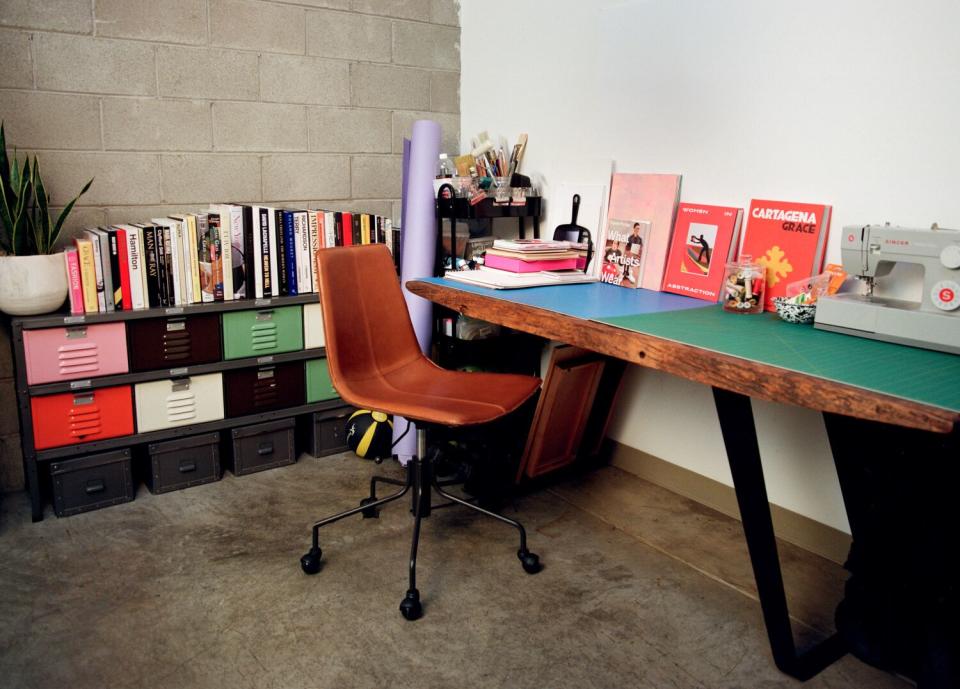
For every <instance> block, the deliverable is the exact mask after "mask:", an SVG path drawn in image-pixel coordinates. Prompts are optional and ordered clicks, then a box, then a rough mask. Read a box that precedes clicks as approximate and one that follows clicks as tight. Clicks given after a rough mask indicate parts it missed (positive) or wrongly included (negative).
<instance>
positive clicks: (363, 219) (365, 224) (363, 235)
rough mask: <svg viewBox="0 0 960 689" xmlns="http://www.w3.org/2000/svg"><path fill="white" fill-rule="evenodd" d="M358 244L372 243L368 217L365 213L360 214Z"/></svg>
mask: <svg viewBox="0 0 960 689" xmlns="http://www.w3.org/2000/svg"><path fill="white" fill-rule="evenodd" d="M360 243H361V244H371V243H372V242H371V237H370V216H369V215H368V214H367V213H361V214H360Z"/></svg>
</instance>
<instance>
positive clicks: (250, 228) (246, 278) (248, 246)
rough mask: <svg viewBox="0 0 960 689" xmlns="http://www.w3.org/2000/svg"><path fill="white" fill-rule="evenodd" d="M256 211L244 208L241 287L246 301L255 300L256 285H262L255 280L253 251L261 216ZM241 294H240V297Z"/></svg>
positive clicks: (235, 282) (251, 208) (247, 207)
mask: <svg viewBox="0 0 960 689" xmlns="http://www.w3.org/2000/svg"><path fill="white" fill-rule="evenodd" d="M255 210H256V209H254V208H253V207H252V206H243V245H242V248H241V254H242V255H243V279H242V281H241V282H240V285H241V286H242V291H243V294H242V296H243V298H245V299H253V298H254V296H256V288H255V287H254V284H259V283H260V281H259V280H258V279H255V278H254V276H255V275H256V273H257V270H256V265H255V264H256V260H255V259H254V249H253V247H254V245H255V244H256V241H255V238H254V234H255V232H256V230H255V228H256V227H257V223H258V222H259V220H258V218H259V215H258V214H257V213H255ZM233 284H234V287H236V285H237V280H236V278H234V282H233ZM239 294H240V293H239V292H238V295H239Z"/></svg>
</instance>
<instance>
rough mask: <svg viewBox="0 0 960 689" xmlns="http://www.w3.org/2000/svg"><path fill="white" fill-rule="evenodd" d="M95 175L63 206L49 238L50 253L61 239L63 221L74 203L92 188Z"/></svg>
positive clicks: (48, 250)
mask: <svg viewBox="0 0 960 689" xmlns="http://www.w3.org/2000/svg"><path fill="white" fill-rule="evenodd" d="M93 179H94V178H93V177H91V178H90V179H89V180H88V181H87V183H86V184H84V185H83V189H81V190H80V193H79V194H77V195H76V196H75V197H74V198H73V199H72V200H71V201H70V203H68V204H67V205H66V206H64V207H63V210H62V211H60V217H58V218H57V222H56V224H55V225H54V227H53V232H51V234H50V239H49V249H47V253H49V252H50V251H51V250H52V249H53V247H54V246H56V244H57V240H59V239H60V231H61V230H62V229H63V223H64V221H65V220H66V219H67V216H68V215H70V211H72V210H73V206H74V204H75V203H76V202H77V201H79V200H80V197H81V196H83V195H84V194H86V193H87V190H88V189H90V185H91V184H93Z"/></svg>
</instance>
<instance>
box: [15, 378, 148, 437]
mask: <svg viewBox="0 0 960 689" xmlns="http://www.w3.org/2000/svg"><path fill="white" fill-rule="evenodd" d="M30 408H31V412H32V415H33V444H34V446H35V447H36V448H37V449H38V450H44V449H46V448H50V447H59V446H61V445H73V444H74V443H88V442H90V441H93V440H103V439H105V438H116V437H117V436H121V435H130V434H131V433H133V401H132V397H131V395H130V386H129V385H122V386H119V387H115V388H100V389H97V390H84V391H83V392H65V393H62V394H60V395H45V396H43V397H34V398H33V399H32V400H30Z"/></svg>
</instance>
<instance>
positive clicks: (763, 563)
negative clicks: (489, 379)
mask: <svg viewBox="0 0 960 689" xmlns="http://www.w3.org/2000/svg"><path fill="white" fill-rule="evenodd" d="M406 286H407V288H408V289H409V290H410V291H411V292H412V293H413V294H416V295H418V296H420V297H423V298H425V299H428V300H430V301H432V302H435V303H436V304H440V305H442V306H445V307H447V308H449V309H452V310H454V311H456V312H458V313H461V314H464V315H467V316H471V317H473V318H480V319H482V320H485V321H489V322H492V323H498V324H501V325H504V326H507V327H510V328H514V329H515V330H520V331H523V332H527V333H531V334H535V335H539V336H542V337H545V338H549V339H551V340H558V341H561V342H566V343H569V344H572V345H576V346H578V347H583V348H586V349H590V350H593V351H596V352H600V353H602V354H605V355H608V356H612V357H616V358H618V359H622V360H624V361H628V362H630V363H634V364H638V365H640V366H645V367H648V368H654V369H658V370H662V371H666V372H668V373H672V374H674V375H678V376H681V377H683V378H687V379H689V380H693V381H696V382H699V383H703V384H705V385H710V386H711V387H712V388H713V395H714V401H715V404H716V408H717V414H718V416H719V421H720V427H721V432H722V435H723V440H724V446H725V449H726V452H727V458H728V461H729V463H730V470H731V473H732V475H733V482H734V489H735V491H736V495H737V501H738V504H739V507H740V515H741V519H742V523H743V530H744V535H745V537H746V541H747V546H748V549H749V552H750V559H751V563H752V565H753V571H754V577H755V578H756V583H757V590H758V593H759V598H760V604H761V608H762V610H763V616H764V622H765V624H766V628H767V635H768V637H769V640H770V647H771V651H772V653H773V658H774V662H775V663H776V665H777V667H778V668H779V669H780V670H781V671H783V672H785V673H787V674H789V675H791V676H793V677H796V678H797V679H801V680H803V679H808V678H810V677H812V676H814V675H815V674H817V673H818V672H820V670H822V669H823V668H824V667H826V666H827V665H829V664H831V663H832V662H833V661H835V660H836V659H838V658H840V657H841V656H843V655H844V654H845V653H846V652H847V650H848V649H847V646H846V643H845V642H844V640H843V639H842V638H841V637H840V636H839V635H838V634H834V635H833V636H831V637H830V638H828V639H826V640H824V641H822V642H820V643H819V644H817V645H815V646H813V647H812V648H808V649H806V650H804V651H802V652H800V651H798V650H797V648H796V645H795V643H794V637H793V630H792V628H791V624H790V617H789V611H788V609H787V602H786V596H785V594H784V589H783V577H782V573H781V570H780V561H779V556H778V554H777V545H776V538H775V536H774V531H773V523H772V520H771V516H770V507H769V502H768V498H767V491H766V484H765V482H764V477H763V468H762V466H761V463H760V450H759V446H758V442H757V434H756V427H755V425H754V419H753V411H752V409H751V406H750V398H751V397H755V398H759V399H765V400H771V401H775V402H782V403H787V404H794V405H797V406H802V407H808V408H810V409H814V410H817V411H820V412H822V413H823V415H824V421H825V423H826V427H827V433H828V436H829V439H830V444H831V449H832V451H833V455H834V460H835V462H836V464H837V470H838V476H839V478H840V483H841V489H842V491H843V496H844V502H845V506H846V508H847V511H848V516H850V524H851V531H853V538H854V540H855V541H856V540H857V539H858V532H859V531H860V530H861V528H865V527H863V525H862V522H863V520H862V519H859V518H855V515H854V514H851V503H854V502H857V487H856V486H855V485H854V484H855V481H854V480H853V479H852V477H851V471H850V466H851V463H852V462H854V461H859V460H861V459H862V457H863V456H864V454H865V453H867V456H868V457H869V456H870V455H869V454H868V453H869V449H868V448H869V441H864V434H867V436H868V437H869V436H870V435H872V434H871V430H870V428H866V429H864V427H863V426H855V427H851V425H850V424H851V422H856V423H860V424H863V423H866V424H868V425H869V424H873V425H875V426H876V425H881V424H882V425H894V426H899V427H904V428H909V429H916V431H923V432H924V433H923V435H925V436H926V435H930V433H929V432H933V433H935V434H950V436H949V437H951V438H953V439H954V440H952V441H951V442H950V443H944V444H939V445H938V444H937V443H934V445H936V446H937V447H943V448H944V449H943V452H944V453H947V452H950V453H954V452H955V445H956V439H957V438H958V437H960V433H958V428H960V356H954V355H949V354H941V353H938V352H926V351H924V350H918V349H913V348H908V347H902V346H900V345H892V344H888V343H883V342H875V341H870V340H865V339H860V338H852V337H849V336H845V335H838V334H836V333H826V332H822V331H813V330H812V329H811V328H810V326H793V325H789V324H785V323H781V322H779V321H775V320H774V317H773V316H772V315H770V314H767V315H763V316H743V315H734V314H719V313H718V311H719V307H716V306H711V305H709V304H707V303H705V302H702V301H697V300H692V299H687V298H685V297H676V296H674V295H665V294H661V293H653V292H646V291H645V290H626V289H622V288H615V287H611V286H609V285H601V284H593V285H568V286H558V287H547V288H534V289H525V290H489V289H485V288H481V287H474V286H470V285H464V284H462V283H456V282H452V281H448V280H441V279H436V278H433V279H424V280H414V281H410V282H408V283H407V285H406ZM693 309H709V310H710V311H700V312H696V313H695V312H694V311H693ZM699 318H709V319H710V320H711V322H712V323H714V324H715V325H716V324H719V325H717V327H716V330H717V333H715V334H717V335H718V339H717V342H716V343H711V344H710V345H709V346H707V345H705V344H704V343H703V342H702V341H701V340H702V338H700V337H693V335H695V334H697V333H696V331H697V327H696V325H695V324H696V322H697V319H699ZM726 319H733V320H726ZM743 319H747V320H743ZM750 319H758V320H753V321H751V320H750ZM691 323H693V324H694V325H693V326H692V327H691V325H690V324H691ZM748 327H749V328H755V327H756V328H760V329H761V330H760V331H759V334H757V333H751V336H752V337H760V338H764V339H767V340H770V339H771V338H785V339H784V342H785V343H786V344H787V345H789V344H791V341H792V340H793V339H798V340H799V339H800V338H805V337H809V338H814V339H815V341H814V342H812V344H811V343H808V346H815V347H818V348H819V349H820V350H821V351H820V361H821V362H829V361H831V360H834V359H836V357H837V356H840V355H841V350H845V351H846V352H847V356H848V357H849V358H848V361H847V366H846V368H845V370H843V371H841V372H840V373H839V374H838V373H837V372H836V371H833V370H831V372H830V374H829V375H828V374H825V373H823V372H822V371H821V369H820V368H818V367H817V365H816V361H814V362H813V363H812V364H811V362H810V361H807V360H806V357H804V356H803V353H802V352H800V353H799V355H798V359H800V360H802V361H801V362H800V363H801V364H802V365H797V366H794V365H792V364H782V361H781V359H782V357H779V356H777V355H776V354H777V350H776V347H774V348H773V349H771V350H770V351H769V352H768V353H769V354H770V355H771V356H766V357H764V358H759V357H758V358H751V356H749V355H747V354H743V353H734V352H731V351H725V350H729V347H727V346H726V344H725V343H724V336H727V340H730V339H735V338H736V336H737V332H738V330H739V329H740V328H748ZM685 328H686V330H685ZM784 328H786V329H784ZM791 328H792V329H793V330H791ZM724 329H726V331H724ZM764 329H766V330H764ZM798 329H799V330H798ZM664 332H668V333H670V336H669V337H668V336H664V335H663V334H662V333H664ZM684 333H686V335H684ZM708 334H709V333H708ZM835 338H843V339H839V340H838V339H835ZM768 344H771V343H770V342H768ZM773 344H776V343H773ZM831 348H833V349H835V350H836V354H834V352H833V351H831ZM860 351H862V352H863V353H864V354H863V356H862V357H860V356H858V355H857V353H858V352H860ZM851 353H852V356H851ZM810 358H811V359H815V357H812V356H811V357H810ZM773 362H780V363H773ZM878 362H883V367H884V368H883V369H879V368H878V366H879V364H878ZM911 367H912V368H911ZM827 368H829V367H827ZM931 370H933V371H934V372H935V376H934V378H935V380H930V381H929V385H927V386H926V387H924V386H923V385H920V384H919V383H922V382H923V381H919V383H918V384H917V385H913V386H907V387H906V388H905V387H904V383H905V382H908V381H907V380H906V379H907V378H908V377H909V378H910V379H911V380H914V379H916V378H917V377H918V375H919V377H920V378H923V379H927V378H930V377H931V376H930V375H920V374H930V373H931ZM841 374H842V375H841ZM865 380H869V381H870V383H869V385H864V384H863V381H865ZM904 390H906V391H909V394H906V393H901V391H904ZM914 432H915V431H914ZM877 435H880V434H877ZM941 437H942V436H941ZM878 442H882V441H878ZM954 459H955V457H954Z"/></svg>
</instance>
